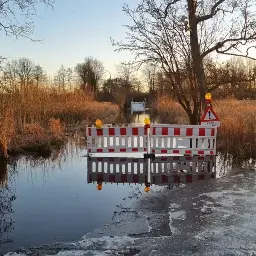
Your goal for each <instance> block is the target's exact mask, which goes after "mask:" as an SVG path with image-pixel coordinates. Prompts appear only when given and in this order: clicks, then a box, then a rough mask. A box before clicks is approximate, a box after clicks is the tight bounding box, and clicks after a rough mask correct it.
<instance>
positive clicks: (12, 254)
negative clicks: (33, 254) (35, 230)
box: [5, 252, 26, 256]
mask: <svg viewBox="0 0 256 256" xmlns="http://www.w3.org/2000/svg"><path fill="white" fill-rule="evenodd" d="M5 256H26V254H23V253H16V252H8V253H7V254H5Z"/></svg>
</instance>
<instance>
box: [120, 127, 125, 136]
mask: <svg viewBox="0 0 256 256" xmlns="http://www.w3.org/2000/svg"><path fill="white" fill-rule="evenodd" d="M120 135H122V136H125V135H126V128H120Z"/></svg>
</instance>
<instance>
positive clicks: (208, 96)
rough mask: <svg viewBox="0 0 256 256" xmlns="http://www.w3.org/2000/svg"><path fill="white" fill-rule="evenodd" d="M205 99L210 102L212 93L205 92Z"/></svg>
mask: <svg viewBox="0 0 256 256" xmlns="http://www.w3.org/2000/svg"><path fill="white" fill-rule="evenodd" d="M205 100H206V102H207V103H211V102H212V95H211V94H210V93H206V94H205Z"/></svg>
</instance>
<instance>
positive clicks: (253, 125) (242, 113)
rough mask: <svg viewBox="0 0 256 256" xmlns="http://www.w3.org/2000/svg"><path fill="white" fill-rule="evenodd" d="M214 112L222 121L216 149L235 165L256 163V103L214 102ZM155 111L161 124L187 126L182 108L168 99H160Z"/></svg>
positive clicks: (242, 101)
mask: <svg viewBox="0 0 256 256" xmlns="http://www.w3.org/2000/svg"><path fill="white" fill-rule="evenodd" d="M213 108H214V110H215V111H216V113H217V115H218V116H219V118H220V120H221V127H220V128H219V130H218V143H217V147H218V150H219V152H221V153H222V154H224V155H227V156H228V155H232V159H233V161H234V162H237V163H241V162H243V161H246V160H248V159H256V101H255V100H241V101H240V100H233V99H230V100H217V101H214V102H213ZM155 109H156V111H157V113H158V114H159V116H160V118H161V120H162V122H166V123H178V124H179V123H180V124H186V123H188V118H187V116H186V113H185V111H184V110H183V109H182V107H181V106H180V105H179V104H178V103H176V102H174V101H173V100H171V99H169V98H159V99H158V100H157V101H156V103H155Z"/></svg>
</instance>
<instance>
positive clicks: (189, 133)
mask: <svg viewBox="0 0 256 256" xmlns="http://www.w3.org/2000/svg"><path fill="white" fill-rule="evenodd" d="M186 136H193V128H187V129H186Z"/></svg>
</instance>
